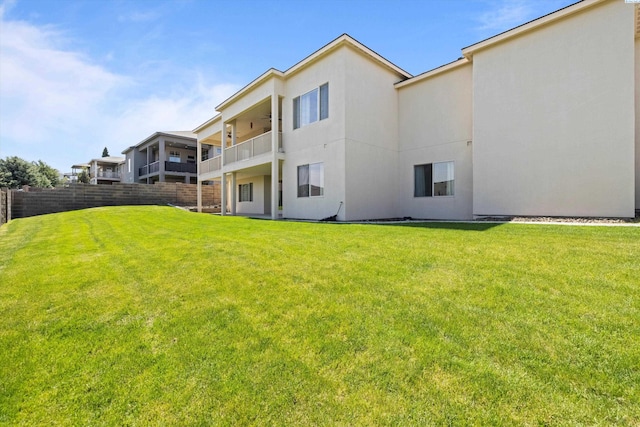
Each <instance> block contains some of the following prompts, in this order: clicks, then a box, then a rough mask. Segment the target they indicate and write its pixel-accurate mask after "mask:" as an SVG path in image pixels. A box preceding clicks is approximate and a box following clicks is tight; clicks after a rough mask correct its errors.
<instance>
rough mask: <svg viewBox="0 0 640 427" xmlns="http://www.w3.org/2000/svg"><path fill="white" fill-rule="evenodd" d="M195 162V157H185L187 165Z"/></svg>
mask: <svg viewBox="0 0 640 427" xmlns="http://www.w3.org/2000/svg"><path fill="white" fill-rule="evenodd" d="M195 162H196V156H187V163H191V164H194V163H195Z"/></svg>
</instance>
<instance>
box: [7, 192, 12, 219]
mask: <svg viewBox="0 0 640 427" xmlns="http://www.w3.org/2000/svg"><path fill="white" fill-rule="evenodd" d="M12 196H13V190H11V189H7V222H9V221H11V218H12V217H13V215H12V212H11V211H12V210H13V207H12V206H11V204H12V203H11V202H12V200H11V199H12Z"/></svg>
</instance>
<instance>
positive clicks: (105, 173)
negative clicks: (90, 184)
mask: <svg viewBox="0 0 640 427" xmlns="http://www.w3.org/2000/svg"><path fill="white" fill-rule="evenodd" d="M91 178H112V179H120V173H119V172H116V171H103V170H98V173H96V174H94V175H93V176H92V177H91Z"/></svg>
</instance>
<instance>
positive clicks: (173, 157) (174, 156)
mask: <svg viewBox="0 0 640 427" xmlns="http://www.w3.org/2000/svg"><path fill="white" fill-rule="evenodd" d="M169 161H170V162H175V163H180V152H179V151H169Z"/></svg>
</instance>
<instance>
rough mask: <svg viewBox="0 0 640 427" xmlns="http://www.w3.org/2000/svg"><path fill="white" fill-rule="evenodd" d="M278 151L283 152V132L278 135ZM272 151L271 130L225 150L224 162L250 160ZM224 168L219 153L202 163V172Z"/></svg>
mask: <svg viewBox="0 0 640 427" xmlns="http://www.w3.org/2000/svg"><path fill="white" fill-rule="evenodd" d="M278 151H280V152H282V133H280V134H279V135H278ZM270 152H271V132H266V133H263V134H262V135H258V136H256V137H255V138H251V139H248V140H246V141H243V142H241V143H240V144H236V145H233V146H231V147H229V148H226V149H225V150H224V164H225V165H229V164H231V163H236V162H241V161H243V160H250V159H252V158H254V157H257V156H260V155H262V154H266V153H270ZM221 169H222V156H221V155H220V154H218V155H217V156H215V157H212V158H210V159H207V160H203V161H202V162H201V163H200V174H201V175H203V174H208V173H212V172H216V171H219V170H221Z"/></svg>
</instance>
